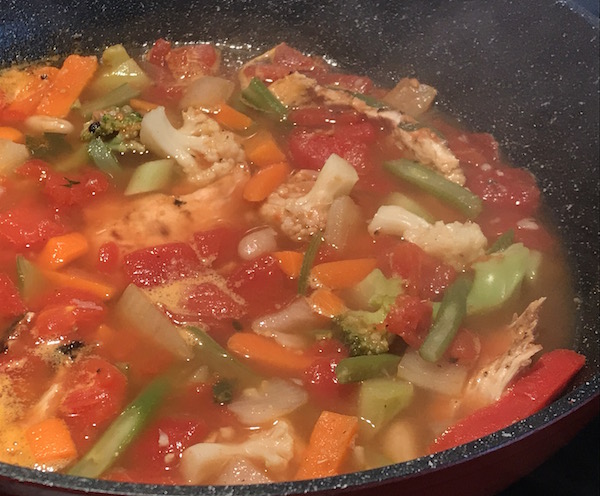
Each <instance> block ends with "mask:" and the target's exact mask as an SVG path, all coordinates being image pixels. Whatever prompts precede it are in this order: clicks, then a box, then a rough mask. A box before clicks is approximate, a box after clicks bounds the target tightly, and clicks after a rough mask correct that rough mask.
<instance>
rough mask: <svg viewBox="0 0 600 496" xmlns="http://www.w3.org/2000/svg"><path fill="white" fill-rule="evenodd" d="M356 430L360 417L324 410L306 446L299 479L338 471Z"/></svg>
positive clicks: (297, 474)
mask: <svg viewBox="0 0 600 496" xmlns="http://www.w3.org/2000/svg"><path fill="white" fill-rule="evenodd" d="M357 431H358V418H357V417H353V416H350V415H341V414H339V413H335V412H329V411H327V410H325V411H323V412H322V413H321V415H320V416H319V418H318V420H317V423H316V424H315V426H314V428H313V431H312V434H311V435H310V440H309V442H308V446H307V447H306V450H304V454H303V456H302V460H301V461H300V467H299V468H298V472H297V473H296V479H316V478H319V477H328V476H331V475H337V474H339V473H340V469H341V468H342V464H343V463H344V460H345V459H346V456H347V455H348V452H349V451H350V449H351V448H352V445H353V443H354V438H355V436H356V432H357Z"/></svg>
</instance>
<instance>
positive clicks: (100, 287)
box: [42, 270, 117, 300]
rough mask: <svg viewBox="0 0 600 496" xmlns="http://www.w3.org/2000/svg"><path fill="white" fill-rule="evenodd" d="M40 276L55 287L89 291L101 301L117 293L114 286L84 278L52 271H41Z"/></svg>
mask: <svg viewBox="0 0 600 496" xmlns="http://www.w3.org/2000/svg"><path fill="white" fill-rule="evenodd" d="M42 274H43V275H44V277H46V279H48V280H49V281H50V282H52V283H54V284H56V285H57V286H66V287H68V288H75V289H82V290H84V291H89V292H90V293H92V294H94V295H96V296H98V297H100V298H102V299H103V300H110V299H111V298H112V297H113V296H114V295H115V293H116V292H117V289H116V288H115V287H114V286H111V285H109V284H105V283H103V282H99V281H95V280H93V279H90V278H88V277H86V276H80V275H76V274H65V273H63V272H55V271H53V270H42Z"/></svg>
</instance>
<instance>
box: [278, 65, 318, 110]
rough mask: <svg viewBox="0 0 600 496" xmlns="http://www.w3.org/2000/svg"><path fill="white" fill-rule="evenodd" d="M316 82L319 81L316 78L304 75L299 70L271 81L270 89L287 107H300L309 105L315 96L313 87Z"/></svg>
mask: <svg viewBox="0 0 600 496" xmlns="http://www.w3.org/2000/svg"><path fill="white" fill-rule="evenodd" d="M316 84H317V82H316V81H315V80H314V79H312V78H309V77H307V76H304V75H302V74H300V73H299V72H293V73H291V74H289V75H288V76H286V77H284V78H281V79H278V80H277V81H275V82H273V83H271V85H269V90H271V91H272V92H273V94H274V95H275V96H276V97H277V98H278V99H279V101H280V102H281V103H283V104H284V105H285V106H286V107H299V106H302V105H307V104H309V103H310V102H311V101H312V100H313V98H314V96H313V94H312V91H311V89H313V88H314V87H315V86H316Z"/></svg>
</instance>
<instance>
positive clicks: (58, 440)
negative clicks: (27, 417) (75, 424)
mask: <svg viewBox="0 0 600 496" xmlns="http://www.w3.org/2000/svg"><path fill="white" fill-rule="evenodd" d="M26 439H27V443H28V445H29V449H30V450H31V454H32V455H33V458H34V459H35V461H36V462H38V463H52V462H57V461H70V460H73V459H74V458H76V457H77V449H76V448H75V443H74V442H73V438H72V437H71V433H70V432H69V428H68V427H67V424H66V423H65V421H64V420H62V419H59V418H55V417H52V418H49V419H45V420H42V421H41V422H39V423H37V424H35V425H33V426H31V427H30V428H29V429H28V430H27V432H26Z"/></svg>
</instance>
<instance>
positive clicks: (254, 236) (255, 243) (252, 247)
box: [238, 227, 277, 260]
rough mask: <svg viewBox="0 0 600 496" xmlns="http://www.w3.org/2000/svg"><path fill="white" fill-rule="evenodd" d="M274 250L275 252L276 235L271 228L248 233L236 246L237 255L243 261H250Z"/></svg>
mask: <svg viewBox="0 0 600 496" xmlns="http://www.w3.org/2000/svg"><path fill="white" fill-rule="evenodd" d="M275 250H277V233H276V232H275V230H274V229H273V228H271V227H263V228H260V229H255V230H253V231H250V232H249V233H248V234H246V235H245V236H244V237H243V238H242V239H241V240H240V242H239V244H238V255H239V256H240V258H242V259H244V260H252V259H253V258H256V257H260V256H261V255H264V254H266V253H271V252H274V251H275Z"/></svg>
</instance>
